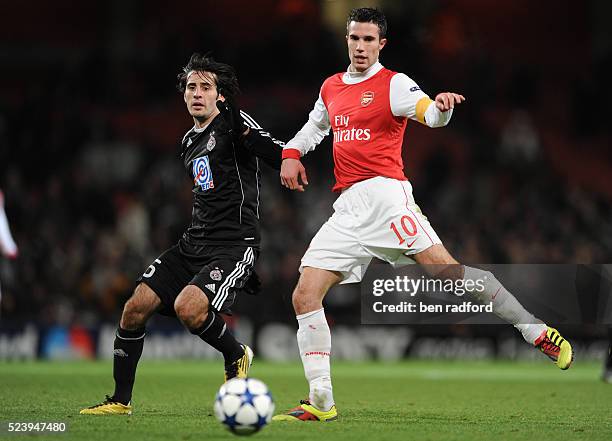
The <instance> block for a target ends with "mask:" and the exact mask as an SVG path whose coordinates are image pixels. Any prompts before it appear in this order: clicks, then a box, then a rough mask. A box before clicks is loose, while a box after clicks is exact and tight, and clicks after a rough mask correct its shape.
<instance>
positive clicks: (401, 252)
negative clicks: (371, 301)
mask: <svg viewBox="0 0 612 441" xmlns="http://www.w3.org/2000/svg"><path fill="white" fill-rule="evenodd" d="M439 243H442V242H441V241H440V238H439V237H438V235H437V234H436V232H435V231H434V230H433V228H432V227H431V225H430V224H429V221H428V220H427V217H425V216H424V215H423V213H421V209H420V208H419V206H418V205H416V203H415V202H414V197H413V196H412V185H410V182H409V181H398V180H397V179H391V178H384V177H382V176H378V177H375V178H371V179H368V180H365V181H362V182H358V183H357V184H354V185H352V186H351V187H349V188H348V189H346V190H344V191H343V192H342V194H341V195H340V196H339V197H338V199H336V202H335V203H334V214H333V215H332V217H330V218H329V219H328V220H327V222H325V223H324V224H323V226H322V227H321V229H320V230H319V231H318V232H317V234H316V235H315V236H314V237H313V239H312V241H311V242H310V246H309V247H308V250H306V254H304V257H302V264H301V265H300V272H302V270H303V269H304V267H307V266H310V267H313V268H321V269H325V270H330V271H338V272H340V273H342V275H343V276H344V279H343V280H342V282H340V283H356V282H360V281H361V279H362V278H363V275H364V274H365V271H366V270H367V268H368V265H369V264H370V262H371V261H372V258H373V257H377V258H379V259H381V260H384V261H386V262H388V263H390V264H391V265H393V266H394V267H397V266H403V265H408V264H411V263H415V261H414V260H413V259H412V258H411V257H410V256H411V255H413V254H416V253H419V252H421V251H423V250H426V249H427V248H429V247H431V246H432V245H434V244H439Z"/></svg>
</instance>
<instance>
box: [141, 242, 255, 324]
mask: <svg viewBox="0 0 612 441" xmlns="http://www.w3.org/2000/svg"><path fill="white" fill-rule="evenodd" d="M258 255H259V249H257V248H254V247H249V246H240V245H234V246H231V245H224V246H219V245H214V246H213V245H211V246H206V247H205V248H204V252H203V253H202V255H201V256H198V257H197V258H196V257H192V256H187V255H185V254H183V253H181V250H180V248H179V245H178V244H177V245H174V246H173V247H172V248H169V249H168V250H166V251H164V252H163V253H162V255H161V256H159V257H158V258H157V259H155V260H154V261H153V263H151V265H149V267H148V268H147V270H146V271H145V272H144V273H143V274H142V276H140V277H139V278H138V282H143V283H145V284H147V285H148V286H149V287H150V288H151V289H152V290H153V291H155V294H157V296H158V297H159V298H160V299H161V302H162V307H161V309H160V310H159V311H158V312H159V313H160V314H163V315H167V316H176V313H175V311H174V300H175V299H176V298H177V296H178V295H179V293H180V292H181V291H182V290H183V288H184V287H185V286H187V285H195V286H197V287H198V288H200V289H201V290H202V291H204V293H205V294H206V296H207V297H208V301H209V304H210V307H211V309H213V310H215V311H218V312H228V311H229V308H230V307H231V306H232V304H233V303H234V300H235V299H236V293H237V292H239V291H241V290H246V291H247V292H249V291H250V292H251V293H254V292H253V289H252V287H255V286H256V287H257V288H258V284H259V281H258V279H257V275H256V274H255V272H254V269H253V268H254V265H255V261H256V260H257V257H258ZM250 288H251V289H250Z"/></svg>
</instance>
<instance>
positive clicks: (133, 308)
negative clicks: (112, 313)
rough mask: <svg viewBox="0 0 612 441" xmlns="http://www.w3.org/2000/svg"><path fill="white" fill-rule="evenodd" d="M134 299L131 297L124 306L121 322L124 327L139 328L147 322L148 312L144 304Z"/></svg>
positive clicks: (129, 328) (128, 328)
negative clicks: (143, 306) (144, 308)
mask: <svg viewBox="0 0 612 441" xmlns="http://www.w3.org/2000/svg"><path fill="white" fill-rule="evenodd" d="M133 299H134V298H133V297H131V298H130V299H129V300H128V301H127V302H126V303H125V305H124V306H123V313H122V314H121V323H120V325H121V327H122V328H123V329H127V330H134V329H139V328H142V327H143V326H144V325H145V324H146V321H147V314H146V313H145V311H144V310H143V308H142V305H140V304H138V301H136V300H133Z"/></svg>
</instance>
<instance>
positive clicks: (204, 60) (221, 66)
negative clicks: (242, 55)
mask: <svg viewBox="0 0 612 441" xmlns="http://www.w3.org/2000/svg"><path fill="white" fill-rule="evenodd" d="M191 71H196V72H210V73H212V74H214V79H215V82H216V86H217V91H218V92H219V93H220V94H221V95H223V96H224V97H225V98H229V99H233V98H235V97H236V95H238V94H239V93H240V87H239V86H238V78H237V77H236V71H235V70H234V68H233V67H232V66H230V65H229V64H225V63H219V62H218V61H215V60H214V59H213V58H212V57H210V56H209V54H205V55H201V54H199V53H197V52H196V53H194V54H193V55H192V56H191V58H190V59H189V63H187V65H186V66H185V67H183V70H182V71H181V72H180V73H179V74H178V75H177V79H178V84H177V85H176V86H177V88H178V90H180V91H181V92H185V87H186V86H187V76H188V75H189V72H191Z"/></svg>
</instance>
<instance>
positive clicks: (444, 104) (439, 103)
mask: <svg viewBox="0 0 612 441" xmlns="http://www.w3.org/2000/svg"><path fill="white" fill-rule="evenodd" d="M464 101H465V97H464V96H463V95H459V94H458V93H453V92H442V93H439V94H437V95H436V99H435V103H436V107H437V108H438V110H439V111H440V112H446V111H448V110H450V109H454V108H455V104H461V103H462V102H464Z"/></svg>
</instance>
